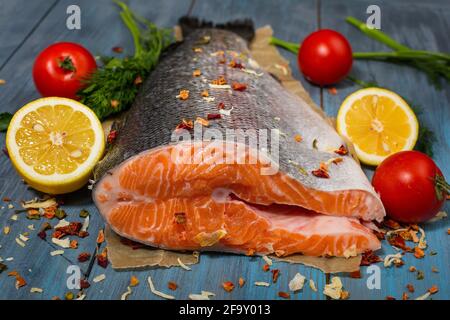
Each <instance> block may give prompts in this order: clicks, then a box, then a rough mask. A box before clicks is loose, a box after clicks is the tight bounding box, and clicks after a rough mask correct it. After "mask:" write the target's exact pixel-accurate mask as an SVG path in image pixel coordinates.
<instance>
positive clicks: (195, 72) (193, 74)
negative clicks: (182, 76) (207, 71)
mask: <svg viewBox="0 0 450 320" xmlns="http://www.w3.org/2000/svg"><path fill="white" fill-rule="evenodd" d="M201 75H202V72H201V71H200V69H196V70H194V71H193V72H192V76H193V77H200V76H201Z"/></svg>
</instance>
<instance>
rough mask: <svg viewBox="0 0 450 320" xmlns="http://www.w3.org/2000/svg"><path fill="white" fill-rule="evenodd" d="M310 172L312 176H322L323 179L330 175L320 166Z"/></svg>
mask: <svg viewBox="0 0 450 320" xmlns="http://www.w3.org/2000/svg"><path fill="white" fill-rule="evenodd" d="M311 173H312V174H313V175H314V176H316V177H317V178H324V179H329V178H330V175H329V174H328V172H327V171H325V170H324V169H322V168H319V169H316V170H313V171H311Z"/></svg>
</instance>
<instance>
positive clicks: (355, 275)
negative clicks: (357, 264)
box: [350, 270, 361, 279]
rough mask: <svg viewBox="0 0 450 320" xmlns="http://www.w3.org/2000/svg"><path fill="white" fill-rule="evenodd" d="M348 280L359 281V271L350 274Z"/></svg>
mask: <svg viewBox="0 0 450 320" xmlns="http://www.w3.org/2000/svg"><path fill="white" fill-rule="evenodd" d="M350 278H353V279H361V270H357V271H353V272H350Z"/></svg>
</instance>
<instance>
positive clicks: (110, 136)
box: [106, 130, 117, 144]
mask: <svg viewBox="0 0 450 320" xmlns="http://www.w3.org/2000/svg"><path fill="white" fill-rule="evenodd" d="M116 139H117V130H111V131H109V133H108V137H107V139H106V140H107V141H108V144H113V143H114V141H116Z"/></svg>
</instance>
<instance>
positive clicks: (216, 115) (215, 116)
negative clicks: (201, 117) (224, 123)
mask: <svg viewBox="0 0 450 320" xmlns="http://www.w3.org/2000/svg"><path fill="white" fill-rule="evenodd" d="M206 118H207V119H208V120H215V119H220V118H222V115H221V114H220V113H208V114H207V116H206Z"/></svg>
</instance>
